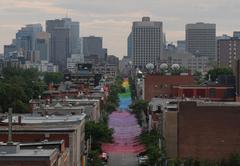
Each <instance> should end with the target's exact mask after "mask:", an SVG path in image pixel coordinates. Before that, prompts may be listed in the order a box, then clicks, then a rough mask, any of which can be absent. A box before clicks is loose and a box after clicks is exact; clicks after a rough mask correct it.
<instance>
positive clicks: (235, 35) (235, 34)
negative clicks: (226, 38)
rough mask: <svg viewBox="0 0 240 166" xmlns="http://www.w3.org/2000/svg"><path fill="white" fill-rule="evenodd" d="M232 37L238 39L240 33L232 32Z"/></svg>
mask: <svg viewBox="0 0 240 166" xmlns="http://www.w3.org/2000/svg"><path fill="white" fill-rule="evenodd" d="M233 37H236V38H239V39H240V31H234V32H233Z"/></svg>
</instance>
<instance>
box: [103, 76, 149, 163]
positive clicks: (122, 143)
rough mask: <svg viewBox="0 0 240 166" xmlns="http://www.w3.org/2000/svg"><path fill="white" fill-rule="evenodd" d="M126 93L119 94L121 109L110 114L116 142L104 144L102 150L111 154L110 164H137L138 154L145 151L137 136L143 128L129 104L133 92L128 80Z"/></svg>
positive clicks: (125, 83) (110, 124) (124, 84)
mask: <svg viewBox="0 0 240 166" xmlns="http://www.w3.org/2000/svg"><path fill="white" fill-rule="evenodd" d="M123 87H124V88H125V89H126V92H125V93H121V94H119V98H120V104H119V105H120V106H119V109H118V110H117V111H115V112H113V113H112V114H111V115H110V116H109V122H108V123H109V124H108V125H109V127H110V128H113V129H114V135H113V138H114V143H112V144H104V145H102V150H103V151H104V152H107V153H109V154H110V162H109V165H110V166H123V165H126V166H134V165H137V158H136V155H137V154H139V153H141V152H143V151H144V146H143V145H140V144H139V142H138V139H137V137H138V136H139V135H140V134H141V131H142V129H141V128H140V126H139V125H138V123H137V120H136V118H135V116H134V115H133V114H131V113H130V109H129V107H128V105H130V104H131V102H132V101H131V94H130V90H129V84H128V80H125V81H124V82H123Z"/></svg>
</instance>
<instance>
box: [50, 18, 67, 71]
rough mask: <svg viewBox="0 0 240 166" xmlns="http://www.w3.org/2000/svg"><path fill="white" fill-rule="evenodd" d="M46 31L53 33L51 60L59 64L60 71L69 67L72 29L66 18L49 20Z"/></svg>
mask: <svg viewBox="0 0 240 166" xmlns="http://www.w3.org/2000/svg"><path fill="white" fill-rule="evenodd" d="M46 31H47V32H48V33H50V34H51V51H50V62H52V63H53V64H55V65H58V67H59V70H60V71H64V70H65V69H66V68H67V58H68V57H70V55H71V54H70V29H69V27H67V26H66V24H65V21H64V20H59V19H56V20H47V21H46Z"/></svg>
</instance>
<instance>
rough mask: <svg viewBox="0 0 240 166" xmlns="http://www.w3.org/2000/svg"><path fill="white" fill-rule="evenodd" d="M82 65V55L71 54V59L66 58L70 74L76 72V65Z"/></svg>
mask: <svg viewBox="0 0 240 166" xmlns="http://www.w3.org/2000/svg"><path fill="white" fill-rule="evenodd" d="M81 63H84V55H83V54H72V55H71V58H67V69H68V70H69V71H71V72H76V71H77V64H81Z"/></svg>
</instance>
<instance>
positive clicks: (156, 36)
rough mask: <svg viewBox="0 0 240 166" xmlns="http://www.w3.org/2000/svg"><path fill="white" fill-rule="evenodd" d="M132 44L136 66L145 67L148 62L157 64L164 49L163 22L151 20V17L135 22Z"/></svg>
mask: <svg viewBox="0 0 240 166" xmlns="http://www.w3.org/2000/svg"><path fill="white" fill-rule="evenodd" d="M132 44H133V45H132V46H133V52H132V53H133V57H132V59H133V65H134V67H139V68H141V69H144V68H145V66H146V64H148V63H152V64H154V65H155V66H157V65H158V62H159V59H160V56H161V54H162V49H163V30H162V22H160V21H150V18H149V17H143V18H142V21H137V22H133V26H132Z"/></svg>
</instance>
